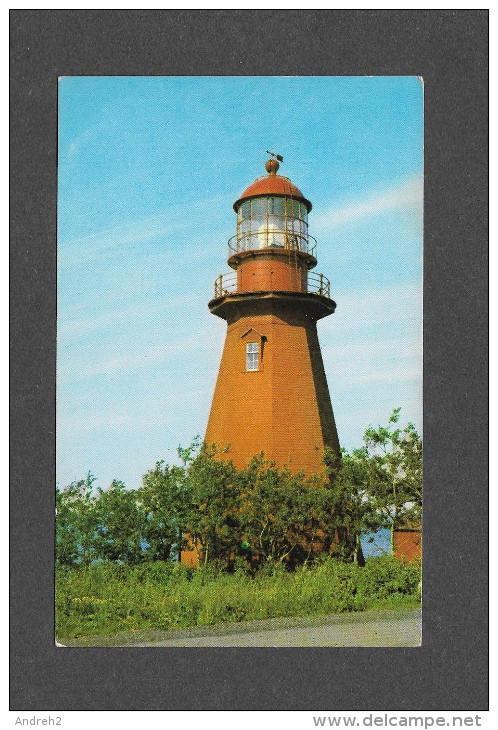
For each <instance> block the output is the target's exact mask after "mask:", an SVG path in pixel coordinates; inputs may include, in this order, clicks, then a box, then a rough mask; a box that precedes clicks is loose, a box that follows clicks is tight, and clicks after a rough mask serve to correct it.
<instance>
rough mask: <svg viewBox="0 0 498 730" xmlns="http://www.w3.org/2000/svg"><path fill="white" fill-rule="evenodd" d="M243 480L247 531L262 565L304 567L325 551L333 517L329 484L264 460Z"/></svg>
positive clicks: (243, 524) (253, 463) (255, 462)
mask: <svg viewBox="0 0 498 730" xmlns="http://www.w3.org/2000/svg"><path fill="white" fill-rule="evenodd" d="M240 478H241V484H242V486H241V492H242V493H241V516H240V521H241V528H242V532H243V535H244V540H245V541H246V542H247V543H248V545H249V546H250V550H251V554H252V557H253V558H254V560H255V562H256V563H260V564H261V563H263V564H264V563H272V564H278V563H280V564H283V563H285V564H296V563H303V562H306V561H307V560H310V559H312V558H313V557H314V556H315V554H316V553H317V552H318V551H319V550H320V549H321V548H323V543H324V539H325V537H326V534H327V523H328V520H327V516H328V514H329V512H328V503H327V492H326V490H325V489H324V488H323V484H318V483H317V482H315V481H313V480H308V479H305V478H304V476H303V475H302V474H297V475H296V474H292V473H291V472H290V471H289V470H288V469H278V468H277V467H276V465H275V463H274V462H271V461H268V460H265V459H264V457H263V455H260V456H258V457H254V458H253V459H252V460H251V461H250V463H249V465H248V467H247V468H246V469H245V470H243V471H242V472H241V474H240Z"/></svg>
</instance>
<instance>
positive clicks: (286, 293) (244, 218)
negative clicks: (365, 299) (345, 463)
mask: <svg viewBox="0 0 498 730" xmlns="http://www.w3.org/2000/svg"><path fill="white" fill-rule="evenodd" d="M270 155H271V157H270V159H268V160H267V162H266V165H265V168H266V174H265V175H263V176H262V177H258V178H257V179H256V180H255V181H254V182H253V183H252V184H251V185H249V187H248V188H246V190H244V192H243V193H242V194H241V195H240V197H239V198H237V200H236V201H235V203H234V204H233V208H234V211H235V213H236V216H237V222H236V233H235V235H234V236H233V237H232V238H231V239H230V240H229V242H228V265H229V267H230V268H231V269H232V271H231V272H230V273H229V274H221V275H220V276H219V277H218V278H217V279H216V281H215V284H214V297H213V299H211V301H210V302H209V305H208V306H209V310H210V311H211V313H212V314H214V315H216V316H217V317H221V318H222V319H224V320H225V321H226V322H227V332H226V339H225V346H224V349H223V355H222V358H221V364H220V368H219V373H218V378H217V382H216V387H215V391H214V396H213V401H212V406H211V412H210V416H209V421H208V425H207V430H206V436H205V441H206V443H208V444H217V445H218V446H221V447H226V446H228V445H229V446H230V450H229V452H228V454H227V456H228V458H230V459H232V460H233V462H234V464H235V465H236V466H237V467H238V468H244V467H245V466H247V464H248V462H249V460H250V459H251V457H253V456H256V455H259V454H261V453H264V456H265V458H267V459H269V460H271V461H274V462H275V463H276V464H277V466H278V467H279V468H283V467H288V468H289V469H290V470H291V471H292V472H294V473H297V472H304V474H305V475H306V476H310V475H312V474H319V473H322V472H323V470H324V464H323V456H324V450H325V447H330V448H331V449H332V450H333V451H335V452H336V453H337V454H339V451H340V449H339V441H338V437H337V430H336V426H335V421H334V415H333V411H332V404H331V401H330V394H329V389H328V385H327V379H326V375H325V370H324V367H323V360H322V355H321V351H320V344H319V341H318V335H317V324H316V323H317V321H318V320H319V319H322V317H326V316H328V315H329V314H332V313H333V312H334V310H335V307H336V304H335V302H334V301H333V300H332V299H331V296H330V282H329V280H328V279H327V278H326V277H325V276H323V274H316V273H314V272H313V269H314V268H315V267H316V265H317V253H316V241H315V239H314V238H313V236H311V235H310V234H309V232H308V214H309V213H310V211H311V207H312V206H311V202H310V201H309V200H308V199H307V198H305V197H304V195H303V193H302V192H301V191H300V190H299V188H298V187H296V185H294V184H293V183H292V182H291V181H290V180H289V179H288V178H287V177H284V176H282V175H279V174H278V171H279V167H280V165H279V160H280V161H281V162H282V161H283V158H282V157H281V156H280V155H278V156H277V155H274V154H273V153H270Z"/></svg>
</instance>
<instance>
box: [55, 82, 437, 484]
mask: <svg viewBox="0 0 498 730" xmlns="http://www.w3.org/2000/svg"><path fill="white" fill-rule="evenodd" d="M266 150H274V151H275V152H277V153H279V154H281V155H283V157H284V162H283V163H282V164H281V168H280V170H279V174H282V175H285V176H287V177H289V178H290V179H291V180H292V182H293V183H294V184H296V185H297V186H298V187H299V188H300V189H301V190H302V192H303V194H304V196H305V197H306V198H308V199H309V200H311V202H312V204H313V209H312V211H311V213H310V216H309V227H310V233H311V234H312V235H313V236H314V237H315V238H316V239H317V241H318V250H317V258H318V265H317V267H316V269H315V272H317V273H318V272H323V273H324V274H325V275H326V276H327V277H328V278H329V279H330V281H331V296H332V298H333V299H334V300H335V301H336V302H337V309H336V312H335V313H334V314H333V315H332V316H330V317H327V318H325V319H323V320H321V321H320V322H319V323H318V335H319V339H320V343H321V348H322V355H323V360H324V366H325V372H326V374H327V380H328V384H329V390H330V395H331V400H332V406H333V409H334V415H335V419H336V423H337V430H338V434H339V440H340V443H341V445H342V446H343V447H345V448H347V449H348V450H349V449H352V448H357V447H359V446H361V445H362V436H363V433H364V431H365V429H366V427H367V426H368V425H370V424H372V425H374V426H377V425H379V424H386V423H387V420H388V417H389V414H390V413H391V411H392V410H393V409H394V408H397V407H401V423H402V425H404V424H406V423H408V422H412V423H414V424H415V426H416V427H417V429H418V430H419V432H420V433H421V431H422V195H423V87H422V83H421V81H420V80H419V79H418V78H417V77H396V76H392V77H326V76H322V77H305V76H302V77H221V76H218V77H159V76H157V77H62V78H61V79H60V81H59V195H58V310H57V311H58V315H57V319H58V362H57V483H58V485H59V486H60V487H64V486H65V485H67V484H69V483H70V482H72V481H75V480H79V479H83V478H84V477H85V476H86V474H87V473H88V472H89V471H91V472H92V474H93V475H94V476H95V477H96V478H97V481H96V485H97V486H100V487H102V488H106V487H108V486H109V485H110V483H111V481H112V480H113V479H119V480H122V481H124V482H125V483H126V485H127V486H128V487H133V488H136V487H139V486H140V485H141V481H142V476H143V474H145V473H146V472H147V471H148V470H149V469H152V468H154V465H155V463H156V462H157V461H159V460H164V461H166V462H167V463H176V462H177V447H178V446H179V445H182V446H187V445H189V444H190V443H191V441H192V440H193V438H194V437H196V436H197V435H200V436H201V437H203V436H204V432H205V429H206V425H207V419H208V415H209V409H210V405H211V399H212V396H213V392H214V385H215V382H216V376H217V372H218V367H219V363H220V359H221V353H222V349H223V342H224V337H225V330H226V323H225V322H224V321H223V320H221V319H219V318H218V317H215V316H213V315H211V314H210V313H209V310H208V308H207V303H208V301H209V300H210V299H211V298H212V297H213V283H214V280H215V278H216V277H217V276H218V274H220V273H225V272H228V271H230V269H229V267H228V265H227V262H226V260H227V255H228V247H227V241H228V239H229V238H230V237H231V236H232V235H234V233H235V224H236V221H235V213H234V211H233V209H232V204H233V202H234V201H235V200H236V199H237V198H238V197H239V195H240V193H241V192H242V191H243V190H244V189H245V188H246V187H247V186H248V185H249V184H250V183H252V182H253V180H254V179H255V178H256V177H258V176H260V175H264V174H266V173H265V170H264V164H265V161H266V160H267V158H268V155H267V154H266Z"/></svg>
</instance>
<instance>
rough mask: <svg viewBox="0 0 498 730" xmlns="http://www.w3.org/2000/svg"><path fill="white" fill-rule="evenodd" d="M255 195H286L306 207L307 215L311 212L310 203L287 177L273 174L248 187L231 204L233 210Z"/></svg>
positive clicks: (259, 178)
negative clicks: (299, 201)
mask: <svg viewBox="0 0 498 730" xmlns="http://www.w3.org/2000/svg"><path fill="white" fill-rule="evenodd" d="M255 195H286V196H288V197H291V198H295V199H297V200H301V201H302V202H303V203H304V204H305V205H306V207H307V209H308V213H309V212H310V210H311V203H310V201H309V200H307V199H306V198H305V197H304V195H303V194H302V192H301V191H300V190H299V188H297V187H296V186H295V185H294V184H293V183H291V181H290V180H289V178H288V177H283V176H282V175H275V173H270V174H269V175H264V176H263V177H258V178H257V180H255V181H254V182H253V183H252V185H249V187H248V188H246V189H245V190H244V192H243V193H242V195H241V196H240V197H239V198H238V199H237V200H236V201H235V203H234V204H233V208H234V210H235V211H237V208H238V207H239V205H240V203H242V201H244V200H246V198H252V197H254V196H255Z"/></svg>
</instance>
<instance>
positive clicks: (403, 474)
mask: <svg viewBox="0 0 498 730" xmlns="http://www.w3.org/2000/svg"><path fill="white" fill-rule="evenodd" d="M400 411H401V408H395V409H394V411H393V412H392V413H391V415H390V417H389V423H388V425H387V426H379V427H378V428H377V429H374V428H373V427H372V426H369V427H368V428H367V430H366V431H365V435H364V441H365V448H366V455H367V459H366V463H367V468H368V482H369V487H368V496H369V500H370V502H371V505H372V508H373V509H374V510H375V511H377V512H378V513H379V515H380V516H381V522H382V523H383V524H384V525H385V526H388V527H389V529H390V532H391V538H390V542H391V554H392V555H393V554H394V533H395V531H396V529H397V528H398V527H399V525H400V523H401V521H403V520H419V519H420V516H421V512H422V440H421V438H420V436H419V435H418V433H417V431H416V430H415V427H414V426H413V424H411V423H409V424H408V425H407V426H405V428H399V427H398V426H397V424H398V421H399V416H400Z"/></svg>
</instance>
